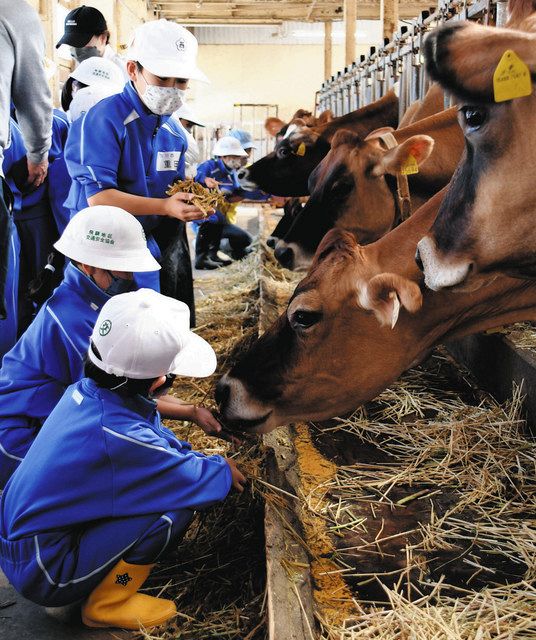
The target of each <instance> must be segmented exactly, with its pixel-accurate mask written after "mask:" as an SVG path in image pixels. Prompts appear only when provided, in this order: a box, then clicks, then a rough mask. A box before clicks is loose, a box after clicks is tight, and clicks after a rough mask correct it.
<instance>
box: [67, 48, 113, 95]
mask: <svg viewBox="0 0 536 640" xmlns="http://www.w3.org/2000/svg"><path fill="white" fill-rule="evenodd" d="M69 78H74V79H75V80H78V82H83V83H84V84H87V85H88V86H90V87H91V86H93V85H95V84H108V85H113V86H114V87H116V88H117V90H116V91H115V93H119V91H121V90H122V89H123V87H124V85H125V78H124V76H123V72H122V71H121V69H120V68H119V67H118V66H117V65H116V64H114V63H113V62H111V61H110V60H107V59H106V58H99V57H98V56H93V57H92V58H87V59H86V60H82V62H81V63H80V64H79V65H78V66H77V67H76V69H75V70H74V71H73V72H72V73H71V74H70V75H69Z"/></svg>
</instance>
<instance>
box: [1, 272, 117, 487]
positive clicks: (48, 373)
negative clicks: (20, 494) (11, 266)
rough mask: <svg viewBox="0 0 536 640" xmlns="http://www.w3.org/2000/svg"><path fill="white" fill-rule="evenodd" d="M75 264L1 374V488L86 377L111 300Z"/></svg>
mask: <svg viewBox="0 0 536 640" xmlns="http://www.w3.org/2000/svg"><path fill="white" fill-rule="evenodd" d="M109 298H110V297H109V296H108V294H106V293H105V292H104V291H102V290H101V289H100V288H99V287H98V286H97V285H96V284H95V283H94V282H93V281H92V280H91V279H90V278H88V277H87V276H86V275H84V274H83V273H82V272H81V271H79V270H78V269H77V268H76V267H75V266H73V265H72V264H70V265H68V266H67V268H66V270H65V278H64V280H63V282H62V283H61V284H60V286H59V287H58V288H57V289H56V290H55V292H54V294H53V295H52V297H51V298H50V299H49V300H48V301H47V302H46V303H45V304H44V305H43V307H42V308H41V309H40V310H39V312H38V314H37V316H36V317H35V319H34V320H33V322H32V324H31V325H30V326H29V328H28V329H27V330H26V332H25V333H24V334H23V335H22V337H21V338H20V340H19V341H18V342H17V344H16V345H15V346H14V347H13V348H12V349H11V351H9V352H8V353H6V355H5V356H4V359H3V363H2V368H1V369H0V487H2V486H3V485H4V484H5V482H6V481H7V479H8V478H9V476H10V475H11V473H13V470H14V468H16V466H17V465H18V464H19V463H20V460H21V459H22V458H23V457H24V455H25V454H26V451H27V450H28V448H29V447H30V445H31V444H32V442H33V440H34V438H35V434H36V432H37V431H38V429H39V428H40V427H41V425H42V423H43V422H44V421H45V419H46V418H47V417H48V415H49V414H50V412H51V411H52V409H53V408H54V407H55V406H56V404H57V402H58V400H59V399H60V398H61V396H62V395H63V392H64V391H65V389H66V387H67V386H69V385H70V384H72V383H73V382H75V381H76V380H79V379H80V378H81V376H82V374H83V365H84V358H85V355H86V353H87V349H88V346H89V338H90V336H91V332H92V330H93V325H94V324H95V321H96V320H97V316H98V314H99V311H100V309H101V307H102V306H103V304H104V303H105V302H106V301H107V300H109Z"/></svg>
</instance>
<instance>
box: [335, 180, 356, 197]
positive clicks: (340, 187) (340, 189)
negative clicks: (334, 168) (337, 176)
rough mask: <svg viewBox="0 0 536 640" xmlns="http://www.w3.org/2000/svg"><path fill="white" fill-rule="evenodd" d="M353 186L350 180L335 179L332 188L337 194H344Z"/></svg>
mask: <svg viewBox="0 0 536 640" xmlns="http://www.w3.org/2000/svg"><path fill="white" fill-rule="evenodd" d="M353 188H354V183H353V181H352V180H337V181H336V182H334V183H333V186H332V190H333V192H334V193H336V194H337V195H338V196H346V195H348V194H349V193H350V191H352V189H353Z"/></svg>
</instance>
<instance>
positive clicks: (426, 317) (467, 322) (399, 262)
mask: <svg viewBox="0 0 536 640" xmlns="http://www.w3.org/2000/svg"><path fill="white" fill-rule="evenodd" d="M444 193H445V189H443V190H442V191H440V192H439V193H438V194H436V195H435V196H434V197H433V198H432V199H431V200H429V202H427V203H426V205H424V206H423V207H421V209H420V210H419V211H418V212H416V213H415V215H413V216H412V217H411V218H409V220H407V221H406V222H404V223H403V224H401V225H400V226H399V227H397V228H396V229H393V231H391V232H390V233H389V234H388V235H386V236H384V237H383V238H381V239H380V240H378V242H375V243H374V244H371V245H369V246H367V247H365V248H363V249H362V251H363V252H364V254H365V255H366V260H367V262H368V263H369V264H370V265H371V269H372V272H373V273H381V272H388V271H391V272H395V273H398V274H401V275H404V276H405V277H407V278H409V279H411V280H413V281H415V282H419V283H420V284H421V289H422V291H423V307H422V309H421V311H419V312H418V313H417V314H415V315H414V316H410V314H408V313H406V312H405V313H403V314H401V318H400V322H401V323H402V326H401V329H403V330H404V331H405V332H407V333H408V339H411V340H413V341H414V342H413V344H415V345H416V347H417V351H419V352H420V353H421V354H424V353H425V352H426V351H427V350H428V349H430V348H431V347H432V346H433V345H434V344H437V343H438V342H443V341H445V340H448V339H452V338H460V337H462V336H465V335H469V334H472V333H477V332H479V331H485V330H487V329H492V328H494V327H497V326H501V325H505V324H511V323H513V322H520V321H522V320H536V280H534V281H533V280H521V279H515V278H508V277H506V276H499V277H497V278H496V279H495V280H494V281H493V282H492V283H491V284H489V285H487V286H485V287H481V288H480V289H478V290H477V291H473V292H468V293H461V292H460V293H458V292H455V291H439V292H433V291H431V290H429V289H426V288H425V287H424V284H423V283H422V273H421V272H420V270H419V269H418V268H417V265H416V264H415V259H414V256H415V249H416V246H417V242H418V241H419V240H420V239H421V238H422V236H423V235H424V234H425V233H426V232H427V231H428V229H429V228H430V226H431V224H432V223H433V221H434V219H435V216H436V214H437V211H438V209H439V205H440V204H441V201H442V200H443V196H444ZM418 357H419V356H417V359H418Z"/></svg>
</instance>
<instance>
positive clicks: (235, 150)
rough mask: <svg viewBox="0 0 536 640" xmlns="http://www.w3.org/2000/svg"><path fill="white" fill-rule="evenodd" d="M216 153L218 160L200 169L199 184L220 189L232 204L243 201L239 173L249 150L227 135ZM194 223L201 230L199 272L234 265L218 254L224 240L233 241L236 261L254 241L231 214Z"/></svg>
mask: <svg viewBox="0 0 536 640" xmlns="http://www.w3.org/2000/svg"><path fill="white" fill-rule="evenodd" d="M213 153H214V155H215V156H216V157H215V158H212V159H210V160H207V161H206V162H202V163H201V164H200V165H199V166H198V168H197V175H196V177H195V180H196V182H199V183H201V184H202V185H204V186H206V187H209V188H214V187H216V186H217V187H218V188H219V190H220V191H222V192H223V193H224V194H225V195H226V199H227V200H228V201H229V202H237V201H238V200H242V199H243V198H244V197H245V192H244V191H243V189H242V188H241V186H240V183H239V181H238V176H237V173H236V172H237V169H239V168H240V167H241V166H242V163H243V159H244V158H247V153H246V151H244V149H243V148H242V146H241V145H240V142H239V141H238V140H237V139H236V138H234V137H233V136H224V137H223V138H220V139H219V140H218V141H217V142H216V144H215V145H214V149H213ZM193 224H194V226H195V227H196V231H197V236H196V243H195V268H196V269H217V268H218V267H222V266H226V265H228V264H230V262H229V261H226V260H222V259H221V258H220V257H219V256H218V253H217V252H218V249H219V246H220V242H221V240H222V238H226V239H227V240H228V241H229V245H230V247H231V257H232V258H233V259H234V260H240V259H242V258H244V257H245V256H246V255H247V253H248V248H249V246H250V245H251V242H252V240H253V239H252V237H251V236H250V234H249V233H248V232H247V231H245V230H244V229H241V228H240V227H238V226H237V225H236V224H233V223H232V222H231V221H230V220H229V214H224V213H222V212H221V211H216V212H215V213H214V214H212V215H211V216H210V217H208V218H207V219H206V220H197V221H195V222H194V223H193Z"/></svg>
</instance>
